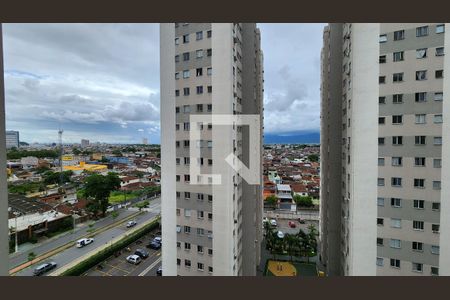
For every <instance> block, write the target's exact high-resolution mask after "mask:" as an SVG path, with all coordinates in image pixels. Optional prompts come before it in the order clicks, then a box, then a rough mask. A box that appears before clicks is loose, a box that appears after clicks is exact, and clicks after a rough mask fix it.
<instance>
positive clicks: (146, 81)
mask: <svg viewBox="0 0 450 300" xmlns="http://www.w3.org/2000/svg"><path fill="white" fill-rule="evenodd" d="M323 26H324V24H258V27H259V28H260V29H261V39H262V49H263V52H264V76H265V77H264V80H265V82H264V90H265V91H264V105H265V116H264V118H265V119H264V122H265V124H264V126H265V133H266V134H271V135H279V136H289V135H298V134H302V133H310V132H319V128H320V115H319V114H320V49H321V47H322V29H323ZM3 51H4V75H5V100H6V128H7V130H18V131H19V132H20V140H21V141H25V142H28V143H35V142H39V143H47V142H56V141H57V139H58V129H59V128H62V129H63V130H64V134H63V141H64V142H65V143H80V140H81V139H89V140H90V141H91V142H97V141H99V142H106V143H141V142H142V139H143V138H147V139H148V140H149V142H150V143H159V142H160V115H159V112H160V103H159V102H160V94H159V86H160V84H159V25H158V24H4V25H3Z"/></svg>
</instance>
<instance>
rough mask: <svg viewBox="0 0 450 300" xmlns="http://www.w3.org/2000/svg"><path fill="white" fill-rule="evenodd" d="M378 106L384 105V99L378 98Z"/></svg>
mask: <svg viewBox="0 0 450 300" xmlns="http://www.w3.org/2000/svg"><path fill="white" fill-rule="evenodd" d="M378 104H386V97H378Z"/></svg>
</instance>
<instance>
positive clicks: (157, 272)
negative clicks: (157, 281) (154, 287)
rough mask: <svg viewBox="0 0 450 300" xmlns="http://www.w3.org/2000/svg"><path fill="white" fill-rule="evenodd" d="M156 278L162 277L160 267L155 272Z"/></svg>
mask: <svg viewBox="0 0 450 300" xmlns="http://www.w3.org/2000/svg"><path fill="white" fill-rule="evenodd" d="M156 276H162V266H159V268H158V270H156Z"/></svg>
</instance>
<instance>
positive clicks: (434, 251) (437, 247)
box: [431, 245, 439, 255]
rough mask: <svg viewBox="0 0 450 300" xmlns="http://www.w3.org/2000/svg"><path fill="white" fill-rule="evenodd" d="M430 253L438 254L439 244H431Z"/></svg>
mask: <svg viewBox="0 0 450 300" xmlns="http://www.w3.org/2000/svg"><path fill="white" fill-rule="evenodd" d="M431 253H433V254H438V255H439V246H435V245H431Z"/></svg>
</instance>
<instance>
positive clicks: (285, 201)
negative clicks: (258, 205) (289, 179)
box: [276, 184, 294, 209]
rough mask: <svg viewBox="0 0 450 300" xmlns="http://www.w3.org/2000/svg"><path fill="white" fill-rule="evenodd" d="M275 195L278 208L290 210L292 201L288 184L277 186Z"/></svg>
mask: <svg viewBox="0 0 450 300" xmlns="http://www.w3.org/2000/svg"><path fill="white" fill-rule="evenodd" d="M276 193H277V198H278V207H279V208H280V209H291V206H292V204H294V202H293V200H292V191H291V186H290V185H288V184H277V190H276Z"/></svg>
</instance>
